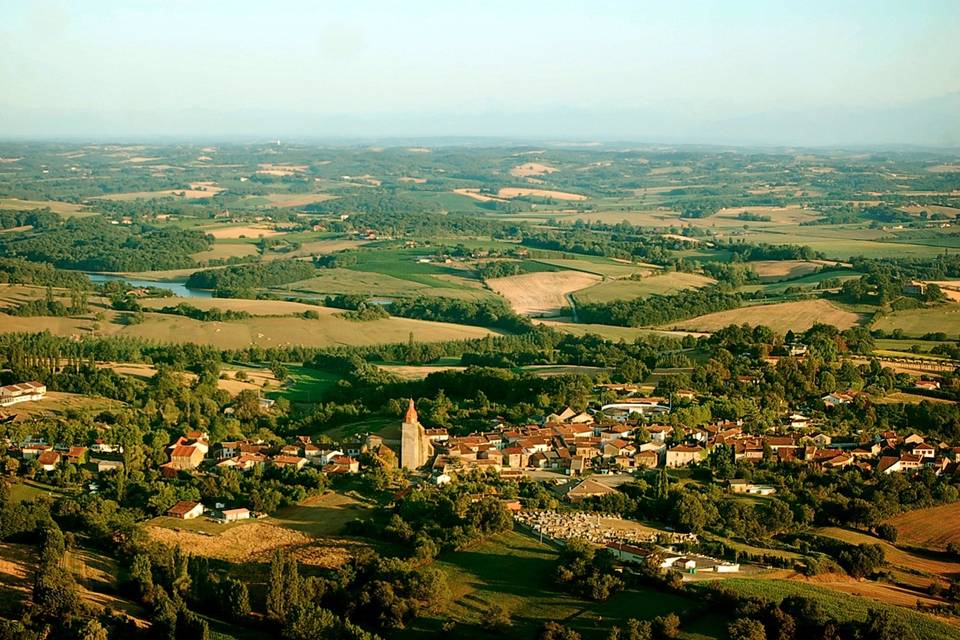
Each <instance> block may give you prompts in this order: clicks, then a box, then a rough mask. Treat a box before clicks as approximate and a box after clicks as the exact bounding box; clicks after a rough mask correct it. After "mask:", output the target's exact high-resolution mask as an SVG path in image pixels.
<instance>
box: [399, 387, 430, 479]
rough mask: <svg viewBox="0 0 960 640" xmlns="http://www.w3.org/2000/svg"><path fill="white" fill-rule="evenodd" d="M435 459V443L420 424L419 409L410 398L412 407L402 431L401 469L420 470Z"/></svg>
mask: <svg viewBox="0 0 960 640" xmlns="http://www.w3.org/2000/svg"><path fill="white" fill-rule="evenodd" d="M431 457H433V443H432V442H430V439H429V438H427V434H426V432H425V431H424V429H423V425H421V424H420V419H419V417H418V416H417V408H416V407H415V406H414V405H413V398H410V407H409V408H408V409H407V415H406V416H404V418H403V426H402V427H401V429H400V467H401V468H403V469H410V470H413V469H419V468H420V467H422V466H423V465H425V464H427V462H429V461H430V458H431Z"/></svg>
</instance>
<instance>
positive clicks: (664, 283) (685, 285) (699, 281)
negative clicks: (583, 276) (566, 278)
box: [574, 272, 715, 303]
mask: <svg viewBox="0 0 960 640" xmlns="http://www.w3.org/2000/svg"><path fill="white" fill-rule="evenodd" d="M714 282H715V280H714V279H713V278H709V277H707V276H702V275H699V274H695V273H682V272H673V273H664V274H660V275H653V276H647V277H645V278H637V279H629V280H606V281H604V282H601V283H599V284H596V285H594V286H592V287H590V288H588V289H583V290H582V291H578V292H577V293H576V294H575V295H574V298H575V299H576V301H577V302H582V303H591V302H613V301H615V300H631V299H633V298H645V297H647V296H651V295H668V294H671V293H676V292H678V291H682V290H684V289H699V288H701V287H706V286H707V285H710V284H713V283H714Z"/></svg>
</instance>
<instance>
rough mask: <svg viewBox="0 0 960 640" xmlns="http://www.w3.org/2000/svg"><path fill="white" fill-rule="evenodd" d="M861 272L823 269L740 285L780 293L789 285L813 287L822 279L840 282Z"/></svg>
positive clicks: (747, 289) (747, 288) (749, 288)
mask: <svg viewBox="0 0 960 640" xmlns="http://www.w3.org/2000/svg"><path fill="white" fill-rule="evenodd" d="M860 276H861V274H859V273H855V272H851V271H824V272H821V273H811V274H809V275H806V276H802V277H800V278H794V279H792V280H781V281H779V282H769V283H766V284H751V285H747V286H745V287H742V288H741V290H742V291H750V292H752V291H761V290H762V291H763V292H765V293H767V294H770V295H777V294H782V293H783V292H784V291H786V290H787V289H788V288H790V287H803V288H805V289H815V288H816V286H817V285H818V284H820V283H821V282H823V281H824V280H831V279H833V278H836V279H838V280H840V281H841V282H842V281H844V280H853V279H856V278H859V277H860Z"/></svg>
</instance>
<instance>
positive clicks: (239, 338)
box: [115, 314, 491, 349]
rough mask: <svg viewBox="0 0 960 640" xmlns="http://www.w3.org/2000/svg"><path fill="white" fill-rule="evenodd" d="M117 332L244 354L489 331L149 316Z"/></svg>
mask: <svg viewBox="0 0 960 640" xmlns="http://www.w3.org/2000/svg"><path fill="white" fill-rule="evenodd" d="M115 333H119V334H121V335H126V336H134V337H139V338H146V339H150V340H154V341H156V342H160V343H167V344H171V343H173V344H184V343H190V342H194V343H197V344H205V345H210V346H214V347H218V348H221V349H240V348H243V347H246V346H250V345H258V346H275V347H283V346H291V345H303V346H313V347H328V346H336V345H372V344H383V343H390V342H405V341H407V340H408V339H409V337H410V336H411V335H413V339H414V340H417V341H420V342H442V341H445V340H463V339H468V338H478V337H483V336H485V335H488V334H490V333H491V332H490V331H489V330H487V329H483V328H481V327H473V326H467V325H457V324H450V323H443V322H429V321H426V320H411V319H408V318H384V319H381V320H372V321H369V322H357V321H353V320H347V319H344V318H339V317H337V316H336V315H333V314H330V315H321V317H320V319H318V320H314V319H305V318H296V317H264V316H258V317H254V318H248V319H244V320H234V321H231V322H201V321H199V320H193V319H191V318H185V317H182V316H170V315H164V314H147V317H146V320H145V321H144V322H143V323H141V324H138V325H128V326H124V327H121V328H119V329H118V330H117V331H116V332H115Z"/></svg>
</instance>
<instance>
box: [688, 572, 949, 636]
mask: <svg viewBox="0 0 960 640" xmlns="http://www.w3.org/2000/svg"><path fill="white" fill-rule="evenodd" d="M714 584H717V586H720V585H722V587H723V588H725V589H731V590H733V591H735V592H736V593H738V594H740V595H741V596H747V597H756V598H762V599H764V600H770V601H773V602H781V601H782V600H783V599H784V598H788V597H790V596H802V597H804V598H809V599H811V600H813V601H815V602H816V603H817V604H818V605H819V606H820V607H821V608H822V609H823V610H824V612H825V613H827V614H828V615H830V616H831V617H833V618H836V619H837V620H840V621H841V622H846V621H858V622H862V621H864V620H866V619H867V616H868V615H869V612H870V609H871V608H877V607H879V608H882V609H883V610H885V611H888V612H889V613H890V614H891V615H893V616H896V617H897V618H900V619H901V620H903V621H904V622H905V623H906V624H907V625H908V626H910V627H911V628H912V629H913V630H914V631H916V632H917V634H918V637H922V638H929V639H930V640H934V639H936V640H958V639H960V629H957V628H956V627H954V626H951V625H949V624H948V623H946V622H944V621H943V620H940V619H937V618H934V617H933V616H929V615H926V614H923V613H919V612H917V611H911V610H909V609H906V608H901V607H895V606H892V605H890V604H882V603H880V602H879V601H877V600H875V599H872V598H870V597H864V598H851V597H850V594H849V593H848V592H840V593H838V592H836V591H835V590H833V589H831V588H830V586H829V585H825V586H819V585H817V584H816V583H813V582H806V581H800V580H783V579H763V578H730V579H728V580H724V581H723V582H722V583H708V582H701V583H698V584H696V585H695V588H698V589H710V588H713V586H714ZM872 584H877V583H872ZM879 586H881V587H882V586H883V585H879ZM862 591H863V590H862ZM864 595H866V592H864ZM913 603H914V604H916V598H914V601H913Z"/></svg>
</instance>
